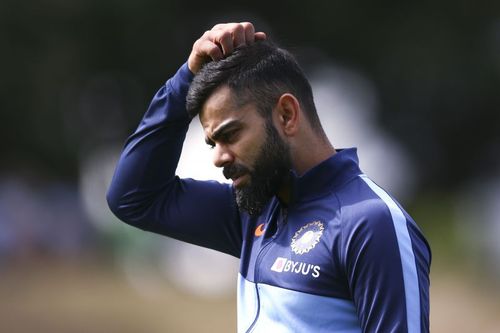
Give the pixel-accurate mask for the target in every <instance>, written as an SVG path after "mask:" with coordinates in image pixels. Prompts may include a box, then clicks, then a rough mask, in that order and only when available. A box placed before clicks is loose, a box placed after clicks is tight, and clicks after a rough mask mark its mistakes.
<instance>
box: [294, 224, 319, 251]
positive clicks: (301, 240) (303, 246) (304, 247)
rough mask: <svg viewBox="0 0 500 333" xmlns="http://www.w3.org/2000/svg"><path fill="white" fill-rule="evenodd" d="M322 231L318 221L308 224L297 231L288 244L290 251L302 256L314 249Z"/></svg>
mask: <svg viewBox="0 0 500 333" xmlns="http://www.w3.org/2000/svg"><path fill="white" fill-rule="evenodd" d="M323 230H325V227H324V226H323V223H321V222H320V221H314V222H311V223H308V224H306V225H305V226H303V227H302V228H300V229H299V230H297V232H296V233H295V235H293V237H292V243H291V244H290V246H291V247H292V251H293V252H294V253H295V254H304V253H307V252H309V251H311V250H312V249H314V247H315V246H316V244H318V243H319V239H320V238H321V235H323Z"/></svg>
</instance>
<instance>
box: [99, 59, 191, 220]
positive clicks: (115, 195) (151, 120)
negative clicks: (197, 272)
mask: <svg viewBox="0 0 500 333" xmlns="http://www.w3.org/2000/svg"><path fill="white" fill-rule="evenodd" d="M191 80H192V74H191V72H190V71H189V69H188V68H187V65H186V64H185V65H183V66H182V67H181V68H180V69H179V71H178V72H177V73H176V75H175V76H174V77H172V78H171V79H170V80H168V81H167V83H166V84H165V85H164V86H163V87H162V88H161V89H160V90H159V91H158V92H157V94H156V95H155V96H154V98H153V100H152V101H151V104H150V105H149V108H148V110H147V112H146V113H145V115H144V117H143V119H142V121H141V123H140V125H139V126H138V128H137V130H136V131H135V133H134V134H132V135H131V136H130V137H129V138H128V140H127V142H126V144H125V147H124V149H123V152H122V154H121V156H120V160H119V162H118V164H117V167H116V170H115V174H114V176H113V180H112V182H111V185H110V187H109V190H108V194H107V199H108V204H109V206H110V208H111V210H112V211H113V212H114V213H115V214H116V215H117V216H118V217H119V218H120V219H122V220H124V221H125V222H127V223H131V224H134V225H137V224H138V223H143V222H141V219H142V217H143V215H144V212H143V211H144V210H146V209H148V207H149V201H151V200H154V199H155V198H156V197H157V194H158V193H159V192H160V191H162V190H165V188H166V187H167V186H168V184H169V183H171V182H172V181H173V180H174V178H175V170H176V168H177V164H178V161H179V157H180V154H181V150H182V144H183V141H184V138H185V135H186V132H187V129H188V126H189V117H188V115H187V113H186V111H185V100H186V94H187V90H188V89H189V84H190V82H191ZM137 226H139V227H144V226H141V225H137Z"/></svg>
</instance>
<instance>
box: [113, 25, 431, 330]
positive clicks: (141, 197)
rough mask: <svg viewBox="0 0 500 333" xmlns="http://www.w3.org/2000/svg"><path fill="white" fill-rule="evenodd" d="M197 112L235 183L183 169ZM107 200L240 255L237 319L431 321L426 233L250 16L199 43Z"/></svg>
mask: <svg viewBox="0 0 500 333" xmlns="http://www.w3.org/2000/svg"><path fill="white" fill-rule="evenodd" d="M195 115H199V119H200V121H201V124H202V126H203V129H204V132H205V135H206V142H207V143H208V144H209V145H210V146H211V147H213V150H214V164H215V165H216V166H217V167H221V168H223V173H224V175H225V177H227V178H231V179H232V180H233V183H232V185H228V184H220V183H217V182H207V181H196V180H192V179H179V178H178V177H176V176H175V169H176V167H177V163H178V160H179V156H180V153H181V149H182V143H183V140H184V137H185V134H186V131H187V129H188V125H189V122H190V120H191V119H192V117H194V116H195ZM108 202H109V205H110V208H111V210H112V211H113V212H114V213H115V214H116V215H117V216H118V217H119V218H121V219H122V220H123V221H125V222H127V223H129V224H131V225H134V226H136V227H139V228H141V229H144V230H148V231H152V232H155V233H160V234H163V235H167V236H170V237H174V238H177V239H180V240H183V241H186V242H190V243H193V244H197V245H201V246H205V247H208V248H211V249H215V250H218V251H221V252H224V253H227V254H230V255H233V256H235V257H238V258H240V272H239V277H238V279H239V280H238V332H314V333H318V332H428V331H429V265H430V249H429V246H428V244H427V242H426V241H425V239H424V237H423V235H422V234H421V232H420V231H419V229H418V227H417V225H416V224H415V222H414V221H413V220H412V219H411V217H410V216H409V215H408V214H407V213H406V212H405V211H404V210H403V209H402V208H401V206H400V205H399V204H398V203H397V202H396V201H395V200H394V199H392V198H391V197H390V196H389V195H388V194H387V193H386V192H385V191H384V190H382V189H381V188H380V187H378V186H377V185H376V184H375V183H373V182H372V181H371V180H370V179H369V178H368V177H367V176H365V175H364V174H363V173H362V172H361V171H360V169H359V167H358V159H357V156H356V150H355V149H344V150H335V149H334V148H333V146H332V145H331V144H330V142H329V141H328V139H327V137H326V135H325V133H324V132H323V130H322V127H321V124H320V121H319V119H318V116H317V113H316V110H315V106H314V102H313V97H312V92H311V87H310V85H309V83H308V82H307V80H306V78H305V76H304V74H303V73H302V71H301V69H300V68H299V66H298V65H297V63H296V62H295V60H294V58H293V57H292V56H291V55H290V54H289V53H288V52H286V51H284V50H282V49H279V48H277V47H276V46H274V45H272V44H271V43H269V42H267V41H266V35H265V34H264V33H262V32H255V31H254V27H253V25H252V24H250V23H246V22H245V23H231V24H220V25H216V26H215V27H214V28H213V29H212V30H210V31H207V32H206V33H205V34H204V35H203V36H202V37H201V38H200V39H199V40H197V41H196V42H195V43H194V45H193V50H192V52H191V54H190V56H189V58H188V61H187V63H186V64H184V65H183V66H182V67H181V68H180V70H179V71H178V72H177V74H176V75H175V76H174V77H173V78H171V79H170V80H169V81H168V82H167V83H166V84H165V86H163V87H162V88H161V89H160V91H159V92H158V93H157V94H156V96H155V97H154V99H153V101H152V103H151V105H150V106H149V109H148V111H147V113H146V114H145V116H144V118H143V120H142V122H141V123H140V125H139V127H138V129H137V130H136V132H135V133H134V134H133V135H132V136H131V137H130V138H129V139H128V141H127V143H126V146H125V148H124V151H123V153H122V156H121V159H120V161H119V162H118V166H117V168H116V171H115V175H114V178H113V181H112V183H111V186H110V189H109V192H108ZM200 278H203V277H202V276H200Z"/></svg>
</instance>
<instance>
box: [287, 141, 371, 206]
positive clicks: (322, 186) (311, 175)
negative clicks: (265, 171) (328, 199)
mask: <svg viewBox="0 0 500 333" xmlns="http://www.w3.org/2000/svg"><path fill="white" fill-rule="evenodd" d="M361 173H362V172H361V170H360V168H359V160H358V155H357V149H356V148H348V149H338V150H337V153H336V154H334V155H332V156H331V157H329V158H328V159H326V160H324V161H323V162H321V163H319V164H318V165H316V166H314V167H313V168H311V169H310V170H308V171H307V172H306V173H305V174H303V175H302V176H298V175H297V174H296V173H295V172H294V171H292V172H291V177H290V179H291V198H290V203H289V205H291V204H293V203H295V202H300V201H306V200H311V199H314V198H318V197H321V196H323V195H325V194H327V193H328V192H332V191H334V190H335V189H337V188H339V187H341V186H342V185H344V184H345V183H347V182H348V181H349V180H351V179H352V178H354V177H356V176H358V175H360V174H361Z"/></svg>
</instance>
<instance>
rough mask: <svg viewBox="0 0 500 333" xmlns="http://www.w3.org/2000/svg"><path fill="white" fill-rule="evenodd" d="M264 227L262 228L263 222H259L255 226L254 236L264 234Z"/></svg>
mask: <svg viewBox="0 0 500 333" xmlns="http://www.w3.org/2000/svg"><path fill="white" fill-rule="evenodd" d="M265 231H266V229H264V223H261V224H259V225H258V226H257V228H255V237H260V236H262V235H263V234H264V232H265Z"/></svg>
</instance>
